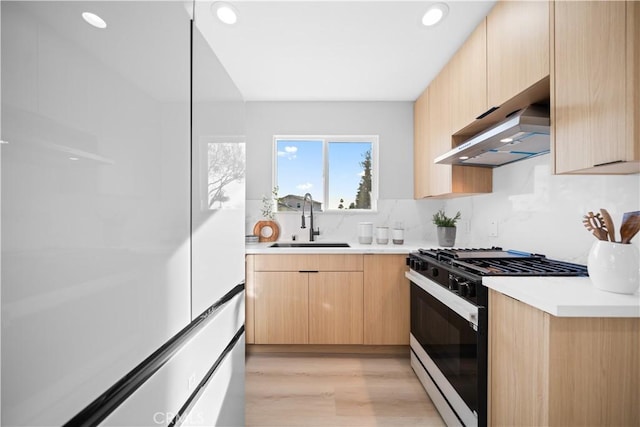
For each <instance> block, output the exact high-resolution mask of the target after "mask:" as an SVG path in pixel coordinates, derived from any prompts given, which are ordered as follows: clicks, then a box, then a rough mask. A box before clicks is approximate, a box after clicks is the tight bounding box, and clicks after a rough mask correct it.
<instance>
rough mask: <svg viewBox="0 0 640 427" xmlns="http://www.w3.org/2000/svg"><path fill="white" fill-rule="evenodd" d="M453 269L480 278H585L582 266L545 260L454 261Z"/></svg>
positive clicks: (585, 269) (585, 270) (584, 268)
mask: <svg viewBox="0 0 640 427" xmlns="http://www.w3.org/2000/svg"><path fill="white" fill-rule="evenodd" d="M452 265H453V266H454V267H457V268H460V269H463V270H465V271H469V272H472V273H476V274H479V275H482V276H587V275H588V274H587V268H586V267H585V266H583V265H578V264H572V263H568V262H562V261H555V260H550V259H547V258H544V257H542V258H531V259H482V260H475V259H469V260H464V261H462V260H455V261H453V263H452Z"/></svg>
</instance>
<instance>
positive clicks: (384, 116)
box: [246, 102, 640, 264]
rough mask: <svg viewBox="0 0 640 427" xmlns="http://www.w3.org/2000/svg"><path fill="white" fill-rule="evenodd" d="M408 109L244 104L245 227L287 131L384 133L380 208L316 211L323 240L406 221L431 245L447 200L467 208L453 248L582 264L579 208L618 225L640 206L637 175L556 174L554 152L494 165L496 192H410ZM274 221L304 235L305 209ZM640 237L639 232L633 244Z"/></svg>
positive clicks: (267, 185)
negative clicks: (604, 214) (278, 137)
mask: <svg viewBox="0 0 640 427" xmlns="http://www.w3.org/2000/svg"><path fill="white" fill-rule="evenodd" d="M412 108H413V107H412V104H411V103H410V102H249V103H247V197H248V199H249V200H248V202H247V216H246V229H247V233H248V234H250V233H251V232H252V229H253V225H254V224H255V222H256V221H258V220H260V219H261V216H260V206H261V202H260V199H261V197H262V195H269V194H270V190H271V186H272V182H271V167H272V158H271V156H272V153H271V150H272V137H273V135H274V134H287V133H291V134H305V133H306V134H323V133H336V134H338V133H346V134H349V133H364V134H379V135H380V175H381V179H380V202H379V211H378V212H377V213H371V214H353V213H349V212H348V213H321V214H319V215H318V216H317V222H316V224H317V225H318V226H320V228H321V232H322V233H323V234H322V235H321V236H320V239H324V240H356V238H357V223H358V222H360V221H371V222H374V225H388V226H392V225H393V223H394V222H395V221H397V220H402V221H404V222H405V228H406V236H405V237H406V240H407V241H417V240H422V241H424V243H425V245H426V244H433V242H435V241H437V239H436V236H435V226H434V225H433V224H432V223H431V216H432V215H433V213H434V212H435V211H436V210H438V209H439V208H441V207H444V208H445V209H446V211H447V213H448V214H455V212H456V211H457V210H460V211H461V212H462V221H461V222H460V223H459V226H458V235H457V240H456V245H457V246H461V247H462V246H465V247H486V246H492V245H495V246H501V247H503V248H505V249H517V250H523V251H531V252H537V253H543V254H545V255H547V256H548V257H553V258H558V259H563V260H567V261H574V262H578V263H582V264H586V262H587V255H588V252H589V249H590V247H591V245H592V243H593V241H594V237H592V236H591V234H590V233H589V232H587V230H586V229H585V228H584V227H583V225H582V215H584V214H585V213H587V212H589V211H594V212H596V211H598V210H599V209H600V208H606V209H607V210H608V211H609V212H610V213H611V215H612V216H613V219H614V221H615V222H616V227H617V228H618V230H619V227H620V220H621V218H622V214H623V213H624V212H629V211H636V210H640V176H638V175H628V176H560V175H552V174H551V168H550V161H551V157H550V155H544V156H540V157H537V158H534V159H529V160H524V161H521V162H516V163H513V164H511V165H506V166H503V167H500V168H497V169H494V172H493V173H494V178H493V183H494V191H493V193H492V194H488V195H480V196H472V197H461V198H455V199H448V200H430V199H428V200H417V201H416V200H413V110H412ZM276 219H277V220H278V222H279V224H280V227H281V238H280V239H281V240H290V238H291V234H298V235H299V236H300V237H301V238H302V239H303V240H305V239H308V234H306V233H305V230H301V229H300V228H299V226H300V215H299V214H291V213H286V214H285V213H283V214H278V215H277V218H276ZM491 220H496V221H498V236H497V237H489V235H488V225H489V222H490V221H491ZM467 224H468V227H467ZM618 230H616V231H618ZM618 234H619V232H618ZM639 241H640V237H638V236H637V237H636V238H635V239H634V241H633V243H634V244H636V245H638V242H639Z"/></svg>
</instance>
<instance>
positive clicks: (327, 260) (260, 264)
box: [245, 254, 409, 345]
mask: <svg viewBox="0 0 640 427" xmlns="http://www.w3.org/2000/svg"><path fill="white" fill-rule="evenodd" d="M405 258H406V255H397V254H394V255H382V254H381V255H377V254H376V255H362V254H341V255H320V254H310V255H266V254H265V255H262V254H259V255H247V257H246V266H247V271H246V320H245V329H246V339H247V344H346V345H353V344H356V345H357V344H366V345H408V342H409V285H408V281H407V279H406V278H405V277H404V272H405V271H406V266H405Z"/></svg>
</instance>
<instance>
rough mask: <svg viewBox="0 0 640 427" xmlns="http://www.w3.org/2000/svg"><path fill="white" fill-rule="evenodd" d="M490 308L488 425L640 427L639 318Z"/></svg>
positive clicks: (493, 303) (497, 300) (503, 300)
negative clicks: (578, 316) (565, 315)
mask: <svg viewBox="0 0 640 427" xmlns="http://www.w3.org/2000/svg"><path fill="white" fill-rule="evenodd" d="M489 307H490V309H489V310H490V311H489V382H488V385H489V402H490V404H489V417H490V423H489V425H492V426H605V425H607V426H638V425H640V405H639V404H638V402H640V319H638V318H592V317H589V318H584V317H582V318H576V317H555V316H552V315H550V314H548V313H546V312H543V311H541V310H538V309H536V308H534V307H531V306H529V305H527V304H524V303H522V302H520V301H517V300H515V299H513V298H510V297H508V296H505V295H503V294H501V293H498V292H495V291H490V294H489Z"/></svg>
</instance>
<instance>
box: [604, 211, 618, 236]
mask: <svg viewBox="0 0 640 427" xmlns="http://www.w3.org/2000/svg"><path fill="white" fill-rule="evenodd" d="M600 213H601V214H602V220H603V221H604V226H605V227H607V233H608V234H609V241H611V242H615V241H616V229H615V227H614V225H613V220H612V219H611V215H609V212H608V211H607V210H606V209H604V208H602V209H600Z"/></svg>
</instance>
